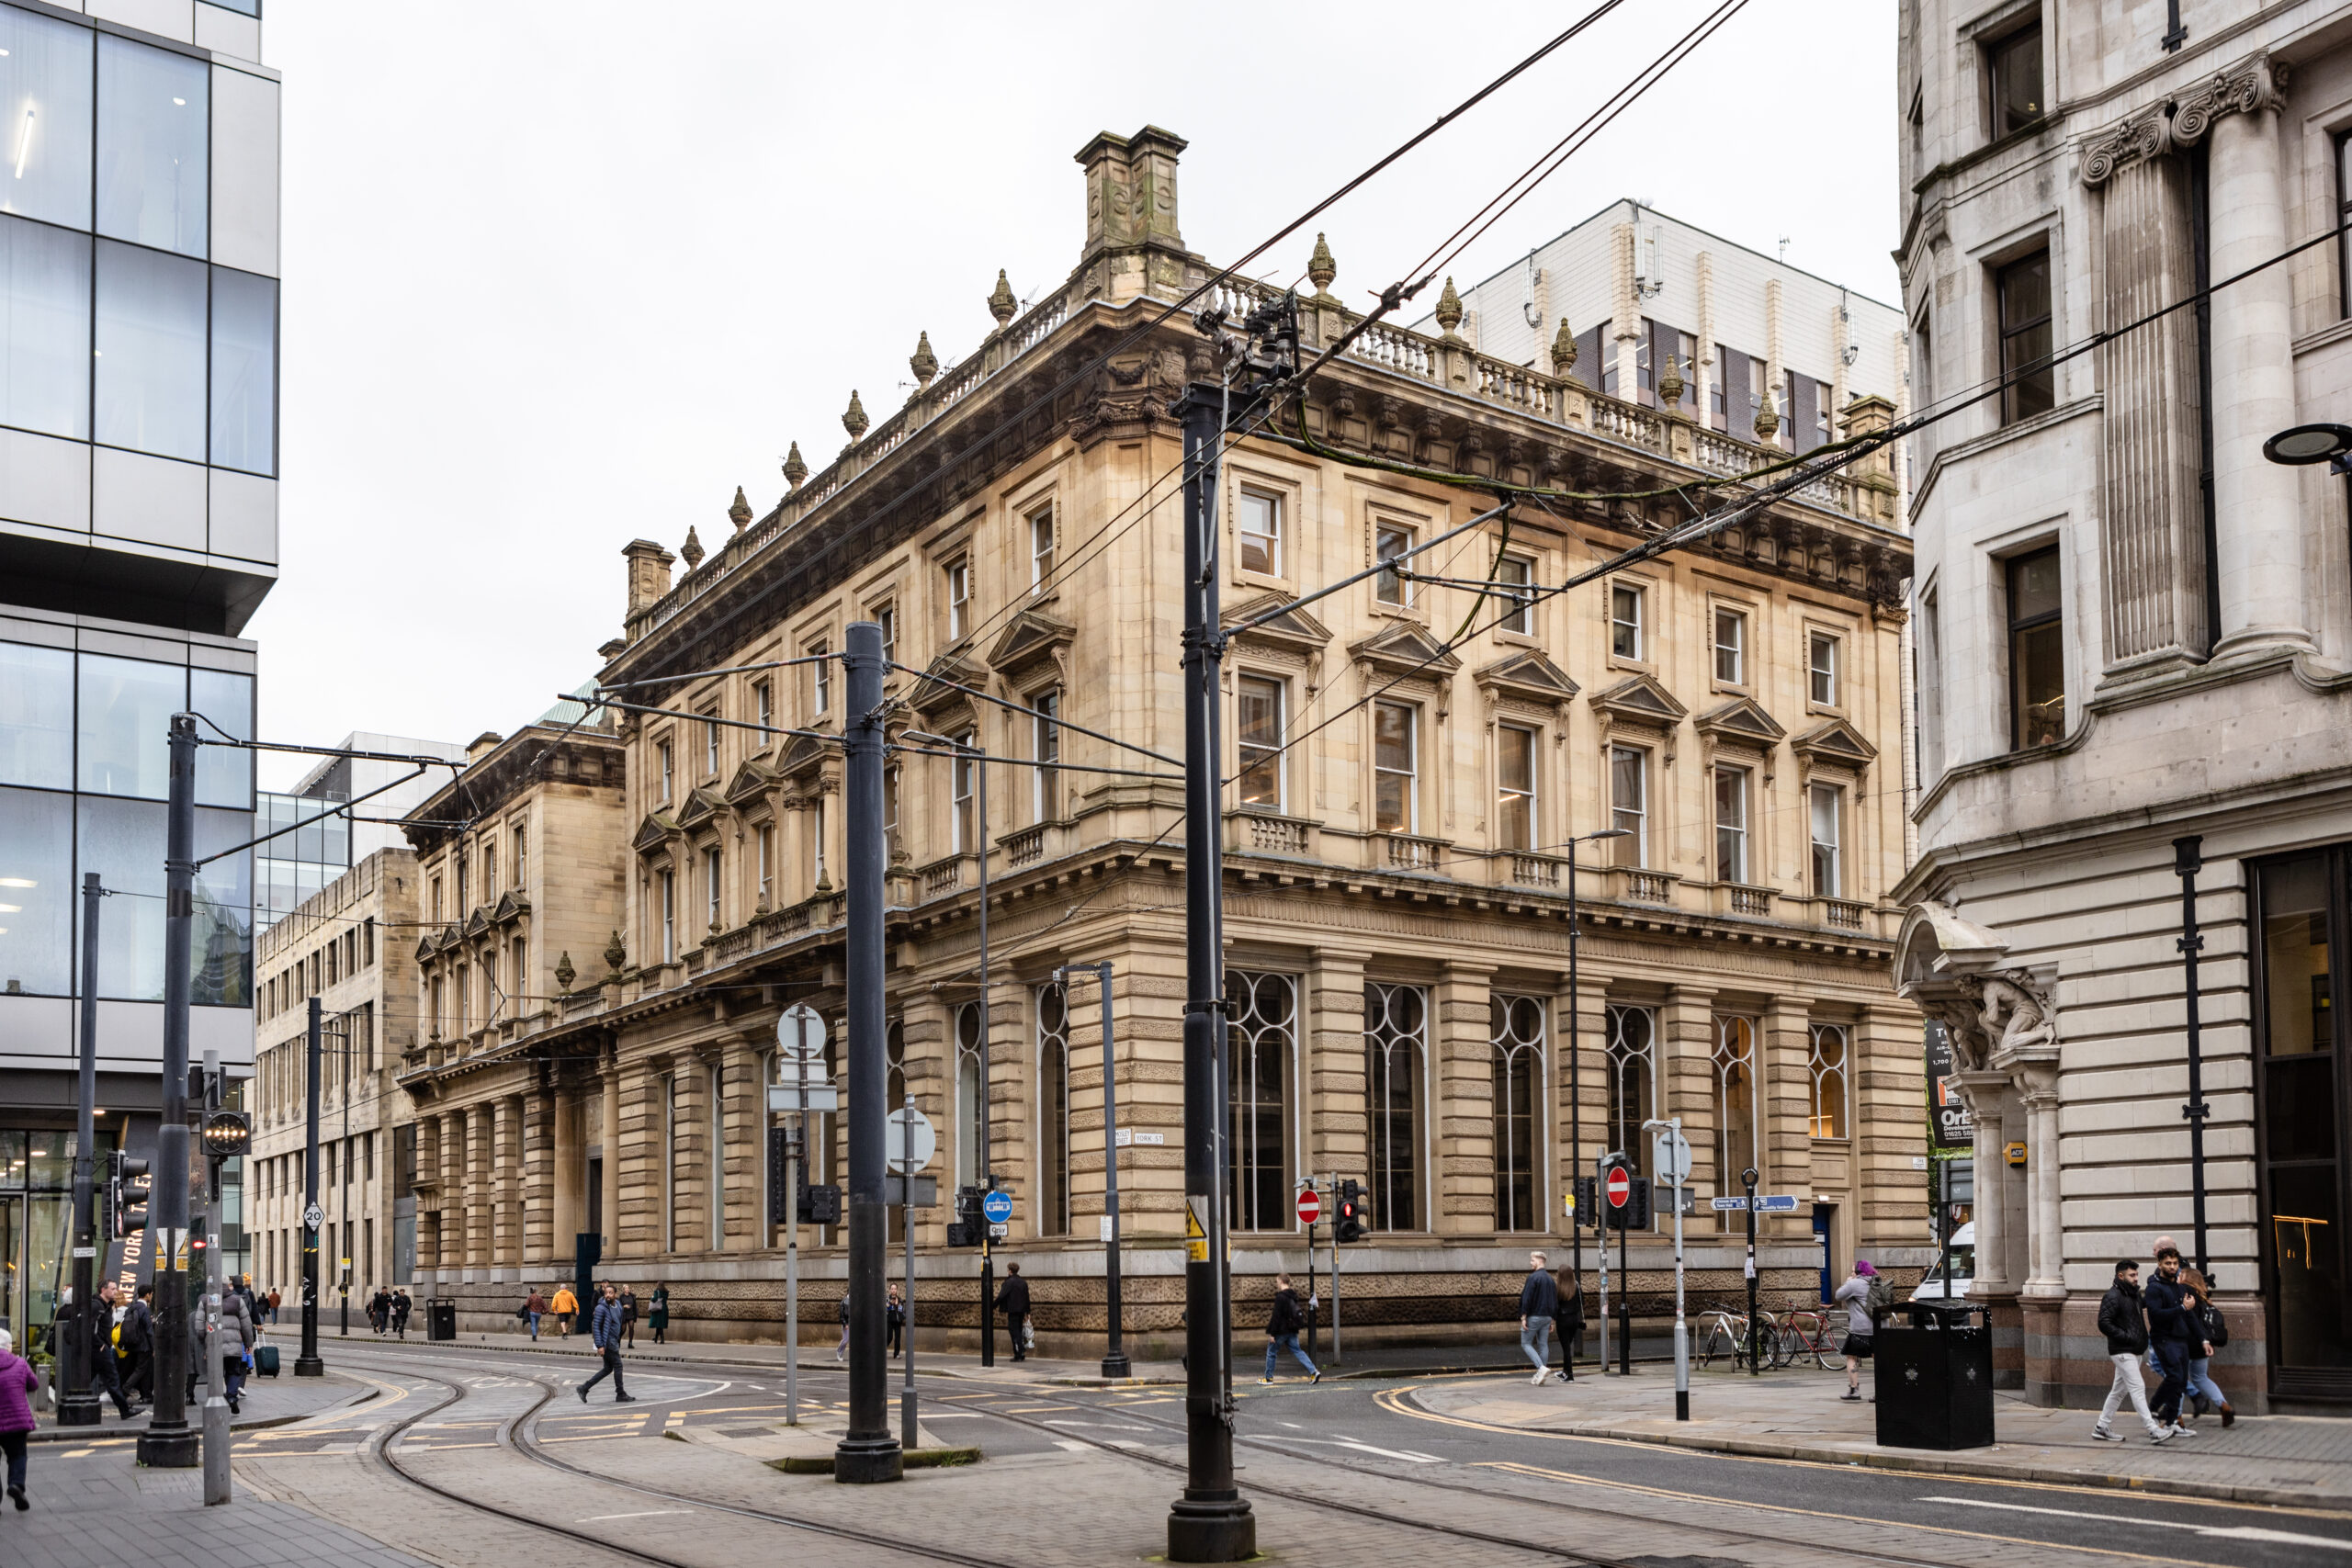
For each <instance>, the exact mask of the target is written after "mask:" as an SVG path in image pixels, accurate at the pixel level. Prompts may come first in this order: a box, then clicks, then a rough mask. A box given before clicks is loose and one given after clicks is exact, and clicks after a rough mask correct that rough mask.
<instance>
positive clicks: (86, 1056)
mask: <svg viewBox="0 0 2352 1568" xmlns="http://www.w3.org/2000/svg"><path fill="white" fill-rule="evenodd" d="M103 897H106V892H105V890H104V889H103V888H101V887H100V886H98V874H97V873H96V872H95V871H91V872H85V873H83V874H82V1066H81V1076H80V1078H79V1080H78V1082H77V1084H76V1088H75V1105H74V1315H73V1317H72V1319H71V1322H72V1324H73V1326H72V1327H71V1328H69V1329H67V1330H66V1334H65V1343H64V1344H63V1345H62V1346H60V1347H59V1348H58V1355H57V1370H58V1375H59V1376H60V1378H61V1379H62V1384H61V1392H60V1393H59V1394H58V1399H57V1424H58V1425H59V1426H61V1427H95V1426H96V1425H97V1424H98V1414H99V1413H98V1391H97V1390H96V1388H95V1387H93V1386H92V1379H93V1375H94V1371H95V1369H93V1368H92V1367H91V1365H90V1350H91V1329H92V1326H93V1322H92V1319H93V1315H94V1314H96V1312H97V1310H98V1303H97V1292H98V1283H97V1274H98V1217H97V1208H98V1204H97V1182H98V1113H97V1103H98V900H99V899H101V898H103ZM59 1321H60V1322H61V1323H62V1322H65V1321H67V1319H66V1318H65V1316H64V1314H62V1313H61V1314H59ZM100 1326H102V1325H100ZM27 1348H28V1349H29V1348H31V1347H29V1346H28V1347H27Z"/></svg>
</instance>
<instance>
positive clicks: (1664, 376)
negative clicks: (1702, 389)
mask: <svg viewBox="0 0 2352 1568" xmlns="http://www.w3.org/2000/svg"><path fill="white" fill-rule="evenodd" d="M1657 406H1658V407H1660V408H1662V409H1664V410H1666V411H1667V412H1669V413H1671V412H1676V411H1677V410H1679V408H1680V407H1681V406H1682V372H1681V371H1679V370H1678V369H1676V368H1675V365H1674V355H1670V354H1669V355H1667V356H1666V367H1665V368H1663V369H1662V370H1660V371H1659V372H1658V376H1657Z"/></svg>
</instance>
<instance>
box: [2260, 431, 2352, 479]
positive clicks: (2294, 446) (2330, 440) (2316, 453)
mask: <svg viewBox="0 0 2352 1568" xmlns="http://www.w3.org/2000/svg"><path fill="white" fill-rule="evenodd" d="M2262 455H2263V456H2264V457H2267V458H2269V459H2270V460H2271V461H2272V462H2274V463H2281V464H2285V465H2286V466H2288V467H2289V468H2301V467H2302V466H2304V465H2305V464H2309V463H2325V464H2327V465H2328V466H2329V467H2330V468H2334V469H2335V471H2336V472H2337V473H2339V474H2344V475H2346V476H2352V424H2298V425H2295V426H2293V427H2292V428H2290V429H2287V430H2282V431H2280V432H2279V433H2278V434H2276V435H2274V436H2272V437H2271V438H2270V439H2269V440H2267V441H2266V442H2264V443H2263V444H2262Z"/></svg>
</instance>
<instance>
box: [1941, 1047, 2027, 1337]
mask: <svg viewBox="0 0 2352 1568" xmlns="http://www.w3.org/2000/svg"><path fill="white" fill-rule="evenodd" d="M1952 1076H1953V1077H1955V1078H1957V1079H1958V1080H1959V1083H1960V1088H1961V1092H1962V1096H1963V1097H1964V1098H1965V1099H1966V1100H1967V1101H1968V1113H1969V1120H1970V1121H1971V1122H1972V1123H1973V1125H1974V1126H1975V1129H1976V1151H1975V1156H1974V1159H1973V1164H1974V1167H1975V1170H1976V1201H1975V1203H1974V1204H1973V1207H1972V1208H1971V1210H1970V1216H1971V1218H1970V1223H1971V1224H1973V1225H1975V1227H1976V1274H1975V1284H1974V1285H1973V1287H1971V1288H1972V1289H1973V1290H1975V1291H1978V1292H1983V1293H1985V1294H1986V1295H1993V1296H1999V1295H2008V1294H2011V1293H2013V1292H2015V1291H2016V1290H2017V1288H2018V1282H2017V1281H2016V1280H2011V1279H2010V1278H2009V1260H2008V1254H2007V1243H2008V1220H2007V1216H2006V1215H2005V1214H2003V1213H2002V1212H2001V1179H2002V1177H2003V1176H2004V1175H2005V1174H2006V1173H2007V1170H2008V1163H2007V1160H2006V1159H2004V1158H2003V1156H2002V1154H2001V1139H2002V1132H2001V1129H2002V1119H2001V1103H2002V1100H2003V1099H2004V1097H2006V1096H2007V1093H2008V1088H2009V1075H2008V1074H2007V1073H1999V1072H1974V1073H1967V1072H1963V1073H1955V1074H1954V1075H1952Z"/></svg>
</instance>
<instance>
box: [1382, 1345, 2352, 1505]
mask: <svg viewBox="0 0 2352 1568" xmlns="http://www.w3.org/2000/svg"><path fill="white" fill-rule="evenodd" d="M1845 1386H1846V1380H1845V1374H1844V1373H1843V1372H1839V1371H1816V1370H1812V1369H1806V1370H1804V1371H1797V1370H1783V1371H1770V1372H1766V1373H1765V1374H1764V1375H1763V1376H1761V1377H1751V1376H1749V1375H1748V1374H1747V1373H1746V1372H1742V1371H1724V1370H1720V1369H1718V1370H1713V1371H1701V1370H1698V1369H1695V1368H1694V1369H1693V1370H1692V1371H1691V1419H1690V1420H1688V1421H1677V1420H1676V1419H1675V1418H1674V1378H1673V1374H1672V1371H1671V1369H1668V1368H1662V1367H1661V1368H1644V1369H1637V1370H1636V1371H1634V1375H1632V1376H1631V1377H1618V1376H1615V1375H1611V1376H1609V1377H1606V1378H1597V1377H1593V1376H1591V1375H1590V1374H1589V1373H1582V1372H1580V1373H1579V1375H1578V1377H1577V1381H1576V1382H1574V1383H1561V1382H1551V1383H1547V1384H1545V1385H1544V1386H1543V1387H1541V1388H1536V1387H1532V1386H1530V1385H1529V1384H1528V1383H1526V1382H1522V1381H1518V1380H1513V1381H1511V1382H1498V1381H1496V1380H1491V1379H1487V1380H1480V1381H1478V1382H1460V1383H1453V1384H1440V1385H1436V1386H1425V1387H1418V1388H1413V1389H1410V1390H1404V1391H1395V1392H1392V1393H1389V1394H1385V1395H1384V1396H1383V1397H1384V1398H1386V1399H1389V1400H1391V1401H1394V1400H1397V1399H1402V1400H1405V1401H1407V1402H1408V1403H1409V1404H1410V1405H1411V1406H1412V1407H1414V1408H1417V1409H1419V1410H1420V1411H1422V1412H1425V1413H1427V1414H1429V1415H1430V1416H1438V1417H1441V1418H1445V1419H1450V1420H1456V1421H1464V1422H1469V1423H1473V1424H1476V1425H1479V1426H1485V1427H1494V1428H1501V1429H1508V1430H1513V1431H1524V1432H1545V1433H1554V1434H1559V1435H1565V1436H1575V1437H1583V1438H1611V1439H1615V1440H1617V1441H1621V1442H1637V1443H1655V1444H1663V1445H1666V1446H1668V1447H1672V1448H1679V1449H1696V1450H1703V1451H1707V1452H1713V1453H1724V1454H1740V1455H1747V1456H1750V1457H1754V1458H1765V1459H1783V1460H1804V1461H1815V1462H1826V1463H1833V1464H1848V1465H1864V1466H1870V1467H1872V1468H1876V1469H1882V1470H1896V1471H1909V1472H1921V1473H1932V1474H1945V1475H1962V1476H1977V1477H1984V1478H1988V1479H1998V1480H2006V1481H2018V1482H2029V1483H2041V1484H2059V1485H2068V1486H2100V1487H2116V1488H2122V1489H2128V1490H2131V1491H2138V1492H2152V1493H2165V1494H2169V1495H2175V1496H2183V1497H2209V1498H2214V1499H2219V1500H2225V1501H2231V1502H2241V1503H2263V1504H2274V1505H2288V1506H2312V1505H2319V1506H2342V1505H2343V1504H2345V1503H2346V1502H2347V1501H2352V1421H2346V1420H2343V1419H2340V1418H2335V1417H2328V1416H2241V1417H2239V1419H2238V1422H2237V1424H2236V1425H2235V1426H2234V1427H2230V1428H2228V1429H2226V1430H2224V1429H2223V1427H2222V1423H2221V1419H2220V1417H2218V1416H2205V1417H2202V1418H2200V1419H2199V1420H2198V1421H2197V1422H2196V1423H2195V1427H2194V1431H2195V1436H2193V1437H2188V1438H2174V1439H2173V1440H2172V1441H2170V1442H2167V1443H2165V1444H2164V1445H2162V1446H2161V1447H2159V1446H2157V1445H2155V1444H2153V1443H2151V1442H2149V1441H2148V1439H2147V1438H2146V1437H2145V1435H2144V1434H2143V1433H2142V1432H2141V1431H2140V1429H2139V1424H2138V1422H2137V1420H2136V1419H2135V1418H2134V1417H2133V1416H2131V1410H2130V1408H2129V1407H2128V1406H2127V1407H2126V1408H2125V1409H2124V1410H2122V1411H2121V1412H2120V1413H2119V1414H2118V1415H2117V1417H2116V1420H2115V1424H2114V1429H2115V1430H2116V1431H2118V1432H2120V1433H2128V1434H2129V1437H2128V1438H2127V1439H2126V1440H2125V1441H2123V1442H2120V1443H2102V1442H2098V1441H2096V1440H2095V1439H2094V1438H2092V1437H2091V1428H2092V1427H2093V1426H2094V1425H2096V1424H2097V1422H2098V1413H2097V1412H2096V1411H2089V1410H2054V1409H2048V1408H2044V1407H2042V1406H2039V1405H2033V1404H2027V1403H2025V1401H2024V1400H2023V1399H2022V1398H2020V1397H2018V1395H2016V1394H2011V1393H1996V1394H1995V1395H1994V1402H1993V1430H1994V1436H1995V1438H1996V1442H1995V1443H1994V1445H1993V1446H1992V1447H1990V1448H1984V1449H1968V1450H1959V1451H1955V1452H1949V1453H1947V1452H1942V1451H1938V1450H1924V1449H1893V1448H1881V1447H1879V1446H1878V1439H1877V1435H1876V1422H1877V1407H1876V1406H1875V1405H1874V1404H1868V1403H1864V1402H1856V1403H1848V1402H1847V1401H1845V1400H1842V1399H1840V1398H1839V1397H1838V1395H1839V1394H1841V1393H1844V1392H1845ZM1862 1387H1863V1393H1865V1394H1866V1395H1867V1394H1868V1393H1871V1383H1870V1382H1869V1380H1868V1379H1867V1378H1865V1380H1864V1382H1863V1385H1862Z"/></svg>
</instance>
